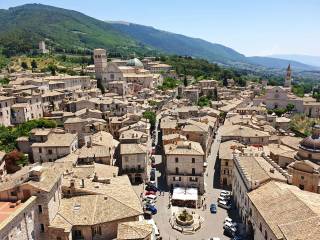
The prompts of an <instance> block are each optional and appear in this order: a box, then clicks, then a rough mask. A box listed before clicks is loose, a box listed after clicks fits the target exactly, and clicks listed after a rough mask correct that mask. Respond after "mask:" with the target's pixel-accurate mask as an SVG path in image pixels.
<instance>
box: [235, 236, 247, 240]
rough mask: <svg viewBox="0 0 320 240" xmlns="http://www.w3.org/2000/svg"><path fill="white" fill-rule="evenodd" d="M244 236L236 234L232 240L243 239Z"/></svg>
mask: <svg viewBox="0 0 320 240" xmlns="http://www.w3.org/2000/svg"><path fill="white" fill-rule="evenodd" d="M243 239H244V238H242V237H240V236H235V237H234V238H232V240H243Z"/></svg>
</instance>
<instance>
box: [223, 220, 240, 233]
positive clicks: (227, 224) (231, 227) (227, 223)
mask: <svg viewBox="0 0 320 240" xmlns="http://www.w3.org/2000/svg"><path fill="white" fill-rule="evenodd" d="M226 228H230V229H231V230H232V231H234V232H236V231H237V228H236V227H235V226H233V223H232V222H231V223H230V222H225V223H224V225H223V229H226Z"/></svg>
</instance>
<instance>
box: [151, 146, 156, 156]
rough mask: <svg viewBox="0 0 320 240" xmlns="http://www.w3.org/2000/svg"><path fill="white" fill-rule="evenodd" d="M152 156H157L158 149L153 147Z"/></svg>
mask: <svg viewBox="0 0 320 240" xmlns="http://www.w3.org/2000/svg"><path fill="white" fill-rule="evenodd" d="M151 153H152V155H155V154H156V147H152V151H151Z"/></svg>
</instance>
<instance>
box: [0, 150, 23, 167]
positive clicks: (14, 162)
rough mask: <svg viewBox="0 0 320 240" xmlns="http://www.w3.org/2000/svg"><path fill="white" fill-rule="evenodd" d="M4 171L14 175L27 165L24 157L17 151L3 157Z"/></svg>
mask: <svg viewBox="0 0 320 240" xmlns="http://www.w3.org/2000/svg"><path fill="white" fill-rule="evenodd" d="M4 161H5V164H6V170H7V172H8V173H15V172H16V171H19V170H20V169H21V166H24V165H25V164H27V163H28V160H27V158H26V156H25V155H24V154H23V153H22V152H19V151H18V150H13V151H11V152H10V153H8V154H7V155H6V156H5V157H4Z"/></svg>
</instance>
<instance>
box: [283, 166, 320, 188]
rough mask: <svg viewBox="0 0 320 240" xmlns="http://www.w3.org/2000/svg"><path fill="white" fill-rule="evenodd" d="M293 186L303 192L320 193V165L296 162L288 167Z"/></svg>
mask: <svg viewBox="0 0 320 240" xmlns="http://www.w3.org/2000/svg"><path fill="white" fill-rule="evenodd" d="M288 172H289V174H290V175H292V180H291V181H292V182H291V183H292V184H293V185H295V186H297V187H299V188H300V189H301V190H305V191H309V192H315V193H320V165H318V164H315V163H313V162H311V161H309V160H301V161H295V162H293V163H291V164H290V165H289V166H288Z"/></svg>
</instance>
